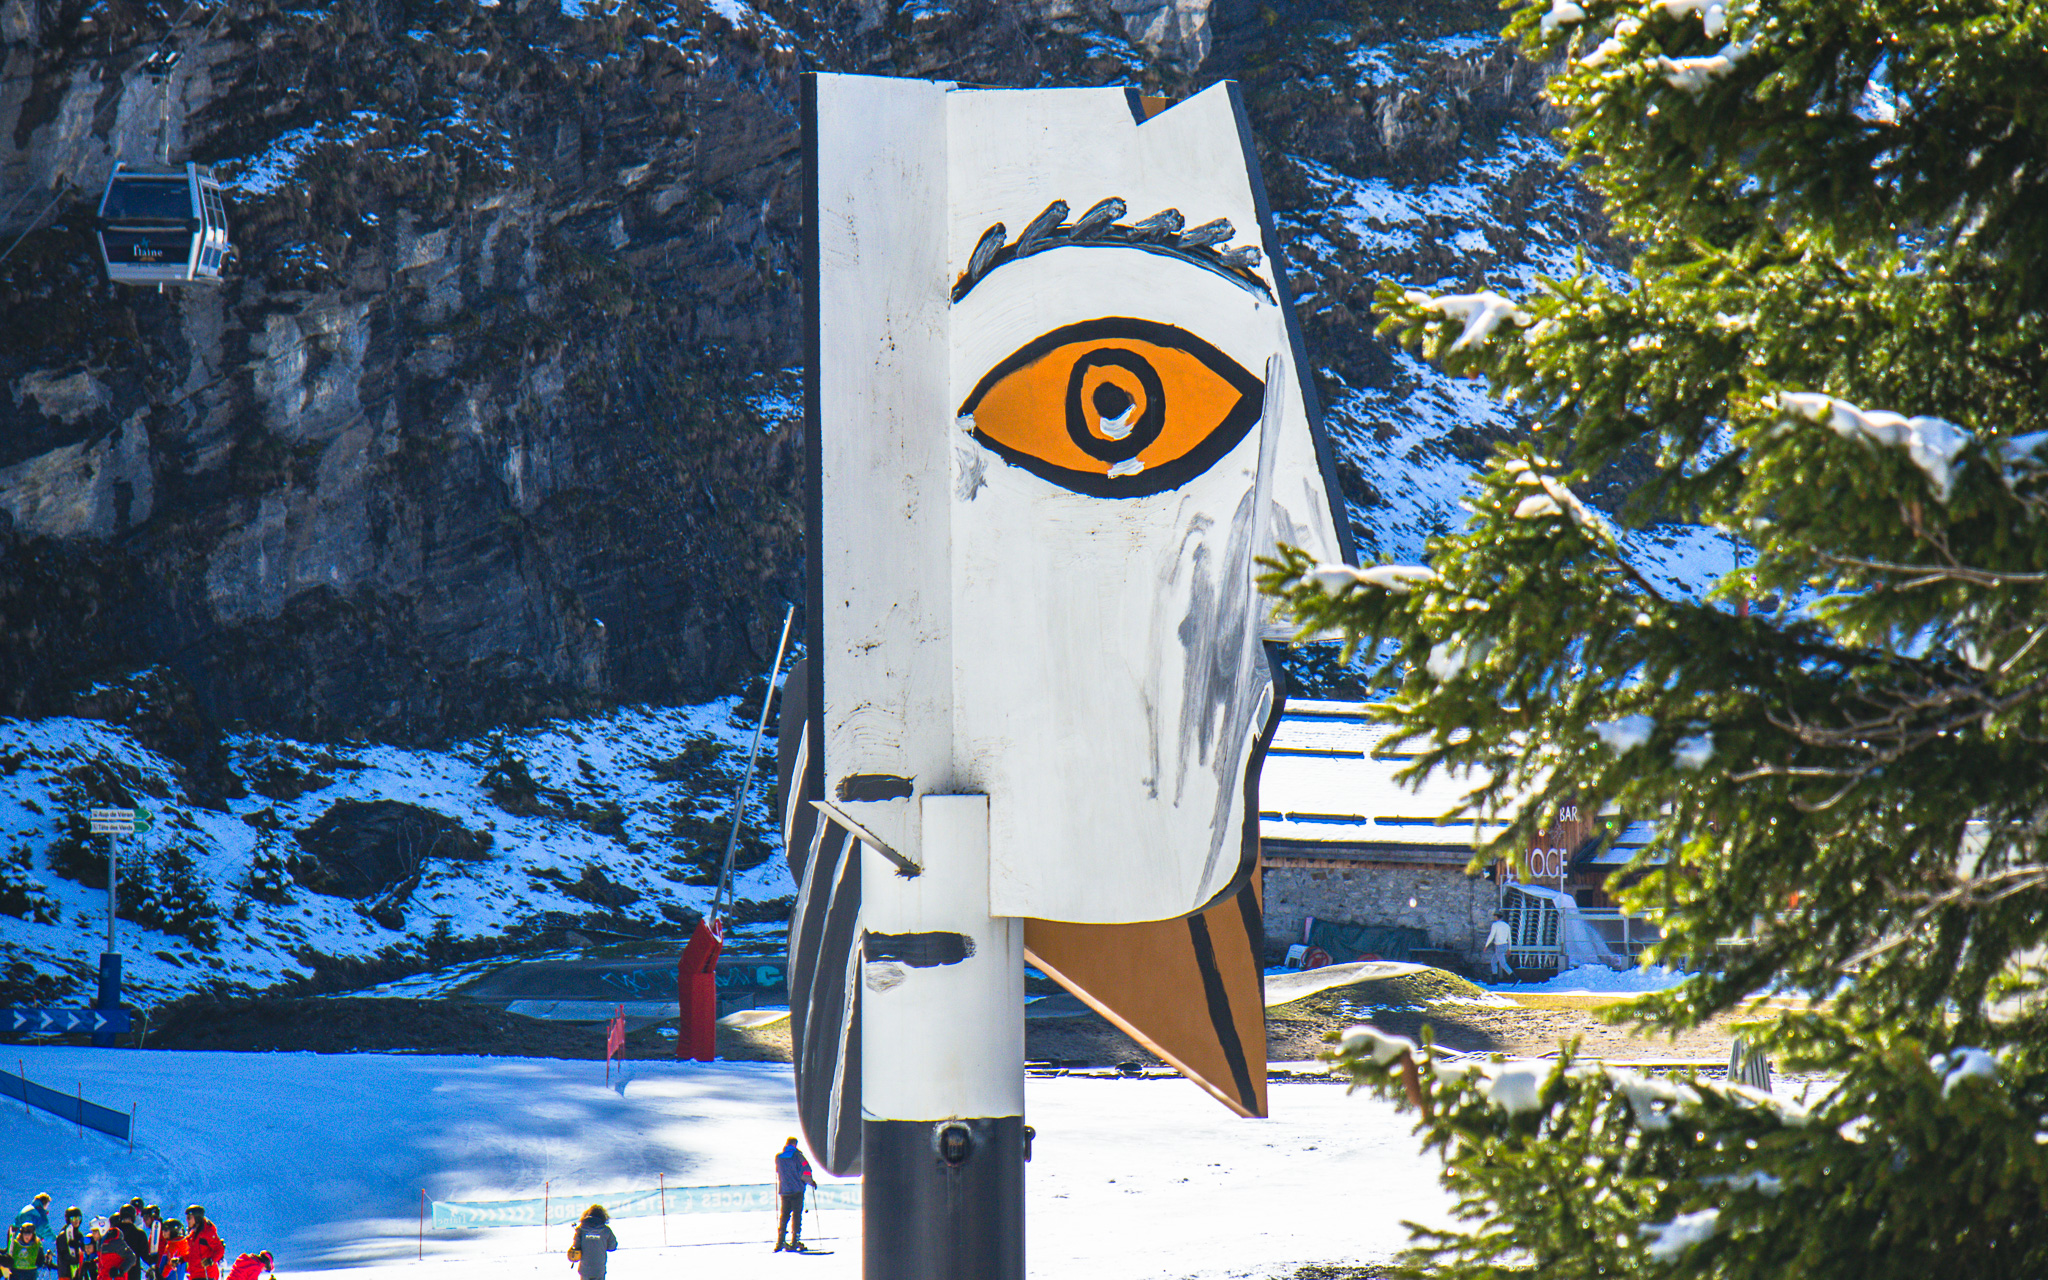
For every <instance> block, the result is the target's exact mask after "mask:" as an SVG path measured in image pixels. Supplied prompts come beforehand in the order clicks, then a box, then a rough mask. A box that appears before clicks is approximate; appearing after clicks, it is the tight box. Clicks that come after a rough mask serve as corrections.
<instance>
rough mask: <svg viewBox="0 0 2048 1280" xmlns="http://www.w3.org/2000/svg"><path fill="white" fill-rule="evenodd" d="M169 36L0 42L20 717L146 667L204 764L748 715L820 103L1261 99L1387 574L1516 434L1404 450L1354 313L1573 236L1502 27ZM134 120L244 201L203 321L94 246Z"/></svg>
mask: <svg viewBox="0 0 2048 1280" xmlns="http://www.w3.org/2000/svg"><path fill="white" fill-rule="evenodd" d="M170 16H171V15H169V14H167V13H165V12H164V11H162V10H161V9H159V8H156V7H150V6H144V5H141V4H139V3H135V2H134V0H92V2H91V3H88V0H5V2H4V4H0V38H4V39H5V42H6V44H5V52H4V78H0V201H4V202H5V203H0V208H5V207H6V204H9V203H11V204H14V205H15V206H16V207H15V210H14V212H13V213H11V214H9V215H7V216H6V218H5V219H4V221H0V230H4V231H5V232H6V238H7V239H9V240H11V239H12V238H13V236H14V235H15V234H17V233H19V232H21V231H23V230H24V229H27V230H28V234H27V236H26V238H25V239H24V240H23V241H22V243H21V245H20V246H19V248H18V249H16V250H15V251H14V254H13V256H12V257H11V258H9V259H8V260H7V261H6V262H5V263H4V264H0V713H5V714H14V715H48V714H67V713H90V710H89V708H88V707H86V706H85V705H84V704H83V703H82V702H81V696H82V691H83V690H85V689H87V688H88V687H89V686H91V685H92V683H93V682H94V681H96V680H100V679H103V678H105V677H109V676H112V675H115V674H117V673H122V672H130V671H136V670H141V669H148V670H151V671H153V672H155V673H156V674H155V675H154V676H153V677H152V678H153V679H155V680H158V681H160V682H169V683H172V684H175V685H177V686H179V687H180V688H181V689H182V690H183V691H184V692H183V693H181V694H179V695H178V696H180V697H182V698H184V699H185V700H186V704H187V705H189V707H190V708H191V710H192V713H193V714H194V715H195V716H197V717H198V718H199V719H200V720H202V721H204V722H205V723H208V724H211V725H216V726H232V725H244V726H249V727H253V728H258V729H261V730H263V731H266V732H273V733H282V734H289V735H296V736H300V737H308V738H320V737H331V736H336V735H343V734H350V735H367V736H372V737H377V738H382V739H386V740H393V741H401V742H404V741H434V740H441V739H445V738H448V737H450V736H453V735H462V734H469V733H474V732H476V731H478V730H479V729H481V728H483V727H485V726H488V725H491V724H496V723H502V722H507V721H520V720H530V719H534V718H539V717H545V716H548V715H551V714H558V713H562V712H569V711H577V710H582V709H587V708H590V707H594V706H597V705H600V704H604V703H609V702H616V701H668V700H699V699H702V698H705V697H709V696H711V695H713V694H714V693H717V692H720V691H728V690H732V689H735V688H737V687H739V685H740V683H741V681H742V679H743V677H744V675H745V674H746V673H749V672H752V671H754V670H757V669H759V668H760V667H762V666H765V665H766V659H767V656H768V653H767V651H768V650H769V648H771V647H772V645H773V643H774V639H775V628H776V626H777V624H778V623H779V621H780V614H781V609H782V602H783V601H784V600H786V599H788V598H790V597H791V596H792V595H793V594H794V593H795V590H796V586H797V583H798V581H799V576H800V566H799V558H800V554H801V551H800V546H799V541H800V527H801V515H800V499H799V494H800V491H801V479H800V459H801V440H800V426H801V424H800V421H799V413H798V407H797V398H798V371H797V368H796V366H797V364H798V361H799V359H800V352H799V347H798V334H799V331H800V326H799V305H800V303H799V296H798V274H799V272H798V268H799V255H800V243H801V240H800V226H799V217H800V204H801V181H800V178H801V175H800V165H799V144H798V136H797V118H796V103H797V98H798V92H799V87H798V77H799V74H800V73H801V72H802V71H803V70H805V69H812V68H817V69H828V70H853V71H863V72H870V73H877V74H900V75H915V76H927V77H935V78H952V79H960V80H968V81H975V82H981V83H1006V84H1018V85H1058V84H1103V83H1141V84H1144V85H1146V86H1147V87H1149V88H1151V89H1153V90H1157V91H1163V92H1167V93H1183V92H1186V91H1189V90H1191V89H1193V88H1196V87H1199V86H1200V85H1202V84H1204V83H1207V82H1209V81H1213V80H1216V79H1219V78H1224V77H1234V78H1238V79H1240V80H1242V81H1243V82H1244V83H1245V85H1246V89H1247V95H1248V99H1249V102H1250V104H1251V107H1252V110H1253V115H1254V127H1255V129H1256V131H1257V133H1258V135H1259V138H1260V141H1261V146H1262V148H1263V150H1264V153H1265V154H1264V156H1263V160H1264V164H1265V168H1266V174H1267V179H1268V182H1269V184H1270V185H1271V187H1272V189H1273V190H1274V193H1275V197H1276V200H1277V201H1278V203H1279V205H1280V206H1281V208H1280V213H1281V217H1282V223H1283V237H1285V238H1287V239H1289V240H1290V241H1292V242H1293V246H1292V247H1293V252H1294V255H1295V257H1296V260H1297V267H1298V268H1299V271H1298V279H1297V286H1298V288H1299V291H1300V292H1301V293H1302V295H1303V298H1304V310H1305V315H1306V320H1307V324H1308V329H1309V334H1310V344H1311V348H1312V350H1313V351H1314V352H1315V354H1316V355H1317V358H1318V359H1319V360H1320V361H1321V362H1323V363H1324V365H1325V368H1324V371H1323V381H1324V384H1325V387H1324V389H1325V391H1326V392H1327V393H1328V398H1329V400H1330V402H1331V407H1332V411H1333V426H1335V427H1336V428H1337V429H1338V432H1339V437H1340V439H1341V440H1342V441H1344V442H1345V445H1346V451H1347V455H1348V456H1347V459H1346V462H1345V475H1346V480H1347V487H1348V495H1347V496H1348V497H1349V499H1350V500H1351V502H1352V506H1353V513H1354V517H1355V518H1356V519H1357V520H1358V522H1359V524H1360V527H1361V531H1362V532H1363V533H1364V534H1366V537H1365V538H1364V544H1365V545H1367V546H1380V547H1383V548H1387V549H1389V550H1399V549H1401V548H1402V547H1404V546H1406V545H1407V543H1408V542H1410V541H1413V540H1414V539H1413V538H1411V536H1410V535H1411V534H1414V537H1419V536H1420V534H1419V533H1414V529H1410V528H1409V526H1408V525H1403V524H1401V523H1400V521H1398V520H1396V521H1394V522H1393V523H1391V524H1389V523H1387V522H1385V521H1380V520H1379V519H1378V517H1377V516H1376V515H1375V512H1376V511H1377V510H1379V509H1380V508H1382V507H1384V506H1385V505H1386V503H1387V502H1388V501H1389V499H1387V498H1385V497H1383V496H1382V491H1383V490H1387V489H1390V488H1398V487H1400V481H1399V474H1405V472H1403V471H1402V468H1408V467H1411V466H1418V465H1435V461H1432V460H1436V461H1442V460H1444V459H1451V460H1452V461H1455V458H1454V457H1453V456H1452V454H1451V453H1446V452H1445V450H1446V449H1453V450H1455V449H1456V448H1462V449H1464V450H1465V451H1466V452H1468V453H1469V452H1471V451H1473V450H1476V449H1478V448H1480V447H1481V446H1482V445H1483V443H1484V441H1485V440H1486V439H1488V438H1491V436H1493V435H1498V434H1500V433H1502V432H1505V431H1507V430H1510V429H1511V428H1512V424H1510V423H1507V422H1506V421H1505V420H1504V419H1498V418H1487V417H1486V416H1485V415H1484V414H1479V415H1476V416H1477V417H1478V418H1479V419H1480V420H1479V422H1478V424H1477V426H1476V427H1474V428H1473V430H1474V431H1475V432H1476V433H1477V434H1476V435H1474V436H1473V437H1472V438H1471V439H1467V440H1465V441H1464V442H1463V444H1462V445H1460V444H1458V442H1456V441H1452V442H1451V443H1450V444H1448V445H1447V444H1446V443H1445V442H1444V441H1442V440H1440V439H1438V436H1439V435H1441V434H1442V433H1441V432H1436V431H1432V432H1430V433H1428V434H1427V438H1426V439H1420V440H1417V441H1407V442H1404V441H1403V440H1402V439H1401V438H1400V435H1399V431H1400V428H1399V427H1398V425H1397V424H1396V425H1390V424H1389V422H1387V421H1385V420H1384V419H1386V418H1387V417H1388V416H1389V414H1390V413H1391V412H1392V408H1391V407H1390V406H1393V405H1395V404H1397V402H1398V401H1399V400H1401V399H1404V398H1409V397H1412V396H1413V395H1415V394H1417V393H1418V391H1419V390H1426V389H1427V388H1426V387H1425V385H1424V384H1425V383H1426V382H1427V379H1428V378H1429V377H1431V376H1432V375H1430V374H1428V373H1427V372H1426V371H1423V370H1420V369H1419V367H1415V366H1413V362H1404V361H1403V360H1402V359H1400V358H1397V357H1396V356H1394V355H1393V354H1392V353H1390V352H1389V351H1388V350H1387V349H1386V348H1385V347H1384V346H1383V345H1382V344H1380V343H1379V341H1378V340H1377V339H1375V338H1374V337H1373V336H1372V335H1371V331H1370V326H1371V321H1370V317H1369V316H1368V315H1367V313H1366V300H1367V295H1368V292H1369V286H1370V281H1371V279H1372V277H1373V276H1374V275H1375V274H1378V273H1381V272H1385V273H1389V274H1396V275H1404V276H1407V277H1410V278H1417V279H1421V280H1423V281H1425V282H1426V281H1429V280H1439V279H1440V280H1442V281H1444V282H1446V283H1462V284H1467V285H1476V284H1478V283H1480V282H1481V281H1482V279H1485V280H1492V279H1496V278H1501V277H1503V276H1504V277H1505V278H1507V279H1510V280H1512V279H1517V278H1520V276H1521V275H1522V274H1525V273H1526V269H1530V268H1531V264H1547V263H1548V262H1549V261H1550V260H1551V259H1552V258H1554V257H1555V256H1556V255H1557V254H1558V253H1562V252H1564V249H1565V247H1566V246H1570V245H1573V244H1577V243H1583V242H1587V241H1589V240H1591V241H1594V242H1596V243H1597V241H1598V235H1599V220H1598V218H1597V215H1596V214H1595V213H1594V212H1593V211H1592V209H1591V208H1590V205H1589V203H1588V202H1587V200H1586V199H1585V198H1584V197H1583V195H1581V194H1579V193H1576V192H1575V190H1574V189H1573V188H1571V187H1570V186H1569V185H1567V184H1564V183H1562V182H1561V181H1560V180H1559V179H1558V177H1557V175H1556V172H1555V170H1554V169H1553V168H1552V167H1551V164H1552V162H1553V160H1554V155H1553V154H1552V153H1550V152H1549V151H1548V149H1547V148H1548V144H1547V143H1543V142H1541V140H1540V136H1541V128H1540V123H1541V121H1540V117H1541V108H1540V106H1539V104H1538V102H1537V99H1536V88H1537V85H1538V83H1539V77H1538V75H1537V73H1536V71H1535V69H1533V68H1531V67H1529V66H1527V65H1526V64H1523V63H1521V62H1520V61H1519V60H1518V59H1516V58H1515V57H1514V55H1512V54H1511V53H1508V52H1506V51H1503V50H1501V49H1500V48H1498V46H1497V45H1496V44H1495V43H1494V42H1493V41H1492V39H1491V38H1490V37H1491V30H1492V28H1493V27H1494V26H1496V25H1497V24H1498V22H1499V15H1498V13H1497V11H1496V10H1494V8H1493V7H1492V5H1491V4H1490V3H1485V2H1483V0H1405V2H1404V0H1370V2H1369V0H1323V2H1321V3H1312V2H1309V0H1302V2H1299V3H1286V2H1279V3H1266V4H1253V3H1250V2H1249V0H1035V2H1034V3H1031V4H1006V3H1002V2H1001V0H964V2H962V3H937V2H936V0H847V2H845V3H813V4H795V3H764V4H762V5H761V6H760V7H758V8H755V7H749V6H747V5H745V4H742V3H739V2H738V0H711V2H710V3H700V2H699V0H675V3H672V4H671V3H660V2H658V0H614V2H611V3H594V4H589V5H585V4H583V3H580V0H525V2H523V3H514V2H512V0H504V2H502V3H479V2H477V0H336V2H335V3H331V4H330V3H321V4H315V5H313V6H312V7H308V8H287V7H285V6H284V5H282V4H280V3H277V2H276V0H216V2H215V3H214V4H212V5H211V6H210V7H199V6H198V5H195V6H194V7H192V8H190V9H188V10H187V11H186V12H185V14H184V15H183V16H182V18H181V20H180V21H178V22H177V23H176V24H175V25H173V24H171V23H170V22H169V21H168V18H169V17H170ZM158 47H164V48H170V49H175V50H177V51H179V52H180V53H181V55H182V56H181V58H180V60H179V62H178V63H177V65H176V67H175V68H173V70H172V71H171V73H170V74H169V75H168V77H167V78H165V79H164V80H163V81H162V82H161V83H159V82H158V81H155V80H152V79H151V77H150V76H148V75H146V74H144V73H143V72H142V71H141V70H140V65H141V63H142V61H143V59H144V58H145V57H146V56H147V55H148V54H149V53H150V52H151V51H152V50H153V49H156V48H158ZM159 120H162V121H164V122H166V124H165V126H164V138H165V142H166V144H167V147H168V150H169V152H170V154H171V155H172V156H173V157H174V158H177V159H184V158H190V159H194V160H197V161H200V162H203V163H209V164H212V165H214V166H215V167H216V169H217V171H218V172H219V173H220V175H221V176H222V177H223V178H224V179H225V180H226V181H227V182H228V184H229V186H230V197H231V204H230V212H231V217H232V219H233V223H234V238H235V242H236V244H237V246H238V250H239V257H238V259H237V260H236V262H235V265H234V266H233V268H232V269H231V270H230V272H229V277H230V278H229V280H228V281H227V283H226V284H225V285H223V286H221V287H215V288H205V287H202V288H191V289H182V290H176V291H170V292H164V293H156V292H148V291H143V290H136V289H131V288H124V287H119V286H114V285H111V284H109V283H108V282H107V281H106V279H105V277H104V273H103V272H102V271H101V269H100V267H99V265H98V263H97V260H96V257H95V254H94V251H93V249H92V247H91V241H90V237H89V235H88V230H89V226H90V221H91V218H92V215H93V213H94V206H95V201H96V199H97V194H98V190H99V187H100V185H101V184H102V183H103V182H104V180H105V176H106V174H107V172H108V171H109V169H110V168H111V166H112V164H113V163H114V161H115V160H116V159H117V158H128V159H131V160H136V159H144V160H146V159H147V158H148V157H149V155H150V152H151V151H152V149H153V147H154V145H155V143H156V141H157V133H158V128H159ZM1503 157H1506V159H1503ZM1488 166H1491V167H1488ZM63 183H68V184H69V185H68V187H58V185H57V184H63ZM1431 183H1436V184H1439V185H1441V184H1443V183H1452V184H1456V183H1463V184H1464V186H1463V187H1461V188H1460V190H1461V191H1463V192H1464V194H1463V195H1462V196H1460V198H1459V200H1456V201H1451V202H1450V203H1448V204H1444V202H1442V201H1438V202H1437V204H1431V203H1430V200H1429V198H1428V192H1429V191H1430V190H1431V189H1432V188H1430V186H1429V185H1428V184H1431ZM53 189H57V190H58V191H59V192H60V193H59V194H58V195H57V196H56V197H55V199H54V207H53V208H51V209H50V210H49V212H48V213H47V214H45V215H43V216H41V217H40V220H39V221H37V222H36V223H35V224H34V225H33V228H32V229H31V224H30V221H29V219H30V217H31V215H33V214H35V213H36V211H37V209H38V208H39V207H41V206H43V205H44V204H45V203H46V202H50V201H51V200H52V192H53ZM1403 192H1408V193H1412V197H1413V198H1409V197H1404V196H1403V195H1402V193H1403ZM17 197H19V199H17ZM1403 199H1407V203H1406V204H1403V203H1402V200H1403ZM1439 205H1441V206H1442V207H1438V206H1439ZM1539 207H1540V209H1541V210H1543V211H1544V213H1543V218H1542V224H1541V226H1540V227H1534V228H1532V227H1531V226H1529V225H1527V224H1528V223H1529V222H1530V216H1529V211H1530V210H1533V209H1537V208H1539ZM1404 210H1405V212H1404ZM1473 236H1477V237H1478V239H1477V241H1476V242H1474V241H1473V240H1472V239H1471V237H1473ZM1478 245H1484V246H1485V248H1484V250H1483V251H1482V250H1481V249H1480V248H1479V247H1478ZM1394 446H1398V447H1399V448H1401V449H1411V451H1412V450H1420V452H1419V453H1417V454H1416V458H1419V459H1421V461H1420V462H1417V461H1416V460H1415V459H1414V458H1411V459H1407V460H1403V458H1402V457H1401V456H1397V454H1398V450H1397V449H1396V448H1395V447H1394ZM1390 467H1391V468H1393V471H1392V472H1390V471H1389V470H1388V469H1389V468H1390ZM1403 518H1405V517H1403ZM1418 519H1419V517H1418ZM1410 523H1411V524H1414V523H1415V522H1414V521H1411V522H1410ZM1415 528H1421V525H1420V524H1415Z"/></svg>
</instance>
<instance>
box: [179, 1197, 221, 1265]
mask: <svg viewBox="0 0 2048 1280" xmlns="http://www.w3.org/2000/svg"><path fill="white" fill-rule="evenodd" d="M227 1256H228V1247H227V1246H226V1245H225V1244H222V1243H221V1239H220V1231H219V1230H218V1229H217V1228H215V1226H214V1225H213V1223H212V1221H210V1220H209V1219H208V1218H207V1216H206V1206H204V1205H197V1204H195V1205H190V1206H188V1207H187V1208H186V1210H185V1275H186V1277H187V1280H220V1263H221V1259H222V1258H225V1257H227Z"/></svg>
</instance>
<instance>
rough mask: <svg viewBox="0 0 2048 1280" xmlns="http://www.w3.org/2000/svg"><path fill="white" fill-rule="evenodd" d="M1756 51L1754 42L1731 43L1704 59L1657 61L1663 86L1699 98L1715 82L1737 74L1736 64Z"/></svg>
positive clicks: (1735, 41)
mask: <svg viewBox="0 0 2048 1280" xmlns="http://www.w3.org/2000/svg"><path fill="white" fill-rule="evenodd" d="M1755 47H1756V42H1755V41H1753V40H1731V41H1729V42H1728V43H1727V44H1724V45H1722V46H1721V52H1719V53H1715V54H1709V55H1708V56H1706V57H1704V58H1666V57H1662V56H1660V57H1658V59H1657V69H1658V70H1659V71H1662V72H1663V73H1664V82H1665V83H1666V84H1668V85H1670V86H1671V87H1672V88H1674V89H1676V90H1678V91H1679V92H1681V93H1689V94H1692V95H1693V96H1695V97H1697V96H1699V92H1700V90H1702V89H1704V88H1706V87H1707V85H1709V84H1710V83H1712V82H1713V81H1716V80H1719V79H1720V78H1721V77H1722V76H1725V75H1727V74H1728V73H1729V72H1731V71H1733V70H1735V64H1736V63H1738V62H1741V61H1742V60H1743V59H1744V58H1746V57H1748V56H1749V51H1750V50H1751V49H1753V48H1755Z"/></svg>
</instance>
